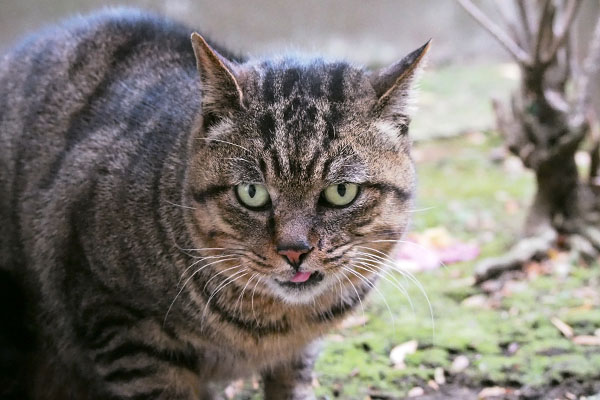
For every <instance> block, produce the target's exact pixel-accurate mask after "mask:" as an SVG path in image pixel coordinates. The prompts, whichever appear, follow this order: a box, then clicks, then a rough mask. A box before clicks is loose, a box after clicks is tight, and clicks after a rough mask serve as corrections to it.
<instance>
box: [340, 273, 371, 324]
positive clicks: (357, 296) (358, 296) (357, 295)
mask: <svg viewBox="0 0 600 400" xmlns="http://www.w3.org/2000/svg"><path fill="white" fill-rule="evenodd" d="M342 269H343V270H345V269H346V268H345V267H342ZM342 275H343V276H344V278H346V280H347V281H348V282H350V285H352V289H354V293H356V298H357V299H358V302H359V303H360V309H361V310H362V316H363V320H364V321H366V319H367V318H366V317H365V307H364V306H363V302H362V299H361V298H360V295H359V294H358V290H356V286H354V283H352V280H350V278H349V277H348V275H346V274H342Z"/></svg>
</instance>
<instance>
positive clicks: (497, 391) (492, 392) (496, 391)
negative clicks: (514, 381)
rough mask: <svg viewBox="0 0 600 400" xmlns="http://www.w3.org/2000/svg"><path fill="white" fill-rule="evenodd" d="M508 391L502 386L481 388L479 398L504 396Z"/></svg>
mask: <svg viewBox="0 0 600 400" xmlns="http://www.w3.org/2000/svg"><path fill="white" fill-rule="evenodd" d="M507 393H508V390H507V389H506V388H503V387H500V386H493V387H487V388H484V389H483V390H481V392H479V394H478V395H477V397H478V398H479V399H487V398H488V397H496V396H502V395H505V394H507Z"/></svg>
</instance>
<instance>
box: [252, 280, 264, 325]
mask: <svg viewBox="0 0 600 400" xmlns="http://www.w3.org/2000/svg"><path fill="white" fill-rule="evenodd" d="M262 278H263V277H262V276H260V277H259V278H258V280H257V281H256V283H255V284H254V289H252V298H251V299H250V303H251V308H252V317H253V318H254V320H255V321H256V325H257V326H259V325H260V323H259V322H258V319H257V318H256V312H255V311H254V293H255V292H256V287H257V286H258V284H259V283H260V281H261V280H262Z"/></svg>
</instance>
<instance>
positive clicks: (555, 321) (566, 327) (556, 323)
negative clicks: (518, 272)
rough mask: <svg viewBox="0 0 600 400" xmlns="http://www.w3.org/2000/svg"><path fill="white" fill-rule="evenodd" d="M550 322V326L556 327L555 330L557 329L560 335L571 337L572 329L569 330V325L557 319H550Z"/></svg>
mask: <svg viewBox="0 0 600 400" xmlns="http://www.w3.org/2000/svg"><path fill="white" fill-rule="evenodd" d="M550 322H552V325H554V326H555V327H556V329H558V330H559V331H560V333H562V334H563V336H564V337H566V338H572V337H573V328H571V327H570V326H569V325H567V324H566V323H564V322H563V321H561V320H560V319H558V318H557V317H552V318H550Z"/></svg>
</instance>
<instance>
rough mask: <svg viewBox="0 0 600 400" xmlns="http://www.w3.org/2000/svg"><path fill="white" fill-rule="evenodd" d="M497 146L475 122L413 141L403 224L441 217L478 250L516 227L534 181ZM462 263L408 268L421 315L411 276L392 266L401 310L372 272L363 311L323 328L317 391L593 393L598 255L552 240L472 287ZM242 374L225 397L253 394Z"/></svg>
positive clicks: (423, 227) (326, 395) (597, 372)
mask: <svg viewBox="0 0 600 400" xmlns="http://www.w3.org/2000/svg"><path fill="white" fill-rule="evenodd" d="M500 148H501V140H500V138H499V137H498V136H497V135H496V134H495V133H494V132H486V133H484V132H481V131H478V130H477V131H471V132H466V133H464V134H462V135H460V136H458V137H454V138H450V139H437V140H429V141H422V142H418V143H417V144H416V145H415V160H416V162H417V166H418V172H419V190H418V197H417V199H418V200H417V204H416V207H415V208H416V209H417V212H415V214H414V224H413V227H412V230H413V232H417V233H418V232H424V231H427V230H428V229H432V228H439V227H444V229H445V230H446V231H447V232H449V234H450V235H451V236H452V237H453V238H456V239H457V240H460V241H463V242H468V243H471V244H474V245H476V246H478V247H479V248H480V250H481V257H484V256H491V255H498V254H501V252H502V251H504V250H505V249H506V248H507V247H508V246H509V245H510V244H511V243H512V242H513V241H514V240H515V239H516V237H517V235H518V232H519V231H520V228H521V225H522V222H523V218H524V212H525V210H526V206H527V204H528V202H529V200H530V198H531V195H532V194H533V189H534V187H533V185H534V181H533V177H532V175H531V174H530V173H528V172H527V171H526V170H524V169H523V168H522V167H521V166H520V163H519V162H518V161H517V160H516V159H514V158H511V157H508V156H506V155H505V154H504V153H503V152H502V151H501V150H500ZM418 210H422V211H418ZM473 266H474V263H473V262H462V263H455V264H449V265H447V266H445V267H441V268H434V269H431V270H429V271H424V272H419V273H417V274H416V277H417V278H418V280H419V281H420V282H421V284H422V286H423V289H424V292H425V293H426V294H427V296H428V298H429V301H430V302H431V308H432V309H433V322H432V316H431V314H430V308H429V306H428V303H427V301H426V299H425V296H424V294H423V293H422V292H421V290H420V289H419V288H418V287H417V285H415V284H414V283H412V282H410V281H409V280H406V279H404V278H402V276H400V275H397V278H398V279H400V280H401V282H403V286H404V287H406V288H407V290H408V293H409V295H410V298H411V300H412V303H413V306H414V310H411V306H410V304H409V302H408V301H407V299H406V297H405V296H403V295H402V293H400V291H399V290H398V289H397V288H396V287H394V286H393V285H392V284H390V283H389V282H386V281H382V282H380V284H379V289H380V291H381V294H379V293H377V292H375V291H374V292H373V293H372V294H371V295H370V297H369V298H368V300H367V301H366V303H365V305H364V314H363V311H362V310H361V309H360V308H359V310H358V311H357V312H356V314H355V315H354V316H353V317H352V318H351V319H350V320H349V321H348V322H347V323H346V324H345V326H344V327H341V328H340V329H339V330H338V331H336V332H333V333H332V334H331V335H329V336H328V337H327V338H326V340H325V344H324V350H323V353H322V354H321V357H320V358H319V361H318V363H317V366H316V371H315V379H314V386H315V391H316V393H317V395H318V398H319V399H327V400H334V399H343V400H354V399H356V400H365V399H373V400H376V399H402V398H406V397H408V396H411V398H413V397H414V398H417V399H465V400H469V399H479V398H485V399H566V400H572V399H588V400H592V399H595V400H598V399H600V292H599V291H598V289H597V288H598V287H600V265H598V264H591V265H585V264H583V263H580V262H579V261H577V260H573V259H571V258H570V257H569V253H568V252H565V251H555V252H552V253H550V254H549V255H548V259H547V260H542V261H540V262H535V263H531V264H529V265H527V267H526V268H525V269H524V270H523V271H518V272H513V273H511V274H509V275H504V276H502V277H501V278H500V279H498V280H495V281H491V282H488V283H486V284H484V285H482V286H480V287H478V286H474V285H473V278H472V273H473ZM384 298H385V301H384V300H383V299H384ZM386 303H387V304H386ZM388 306H389V309H388ZM582 338H583V339H582ZM399 345H401V347H400V352H401V353H402V349H405V348H409V349H410V348H411V347H412V349H411V350H408V351H405V353H403V354H404V355H405V357H400V360H398V359H397V358H396V359H395V361H396V362H394V361H393V360H392V359H393V358H394V357H392V358H391V357H390V353H391V352H392V350H393V349H394V348H397V346H399ZM415 346H416V350H415V349H414V347H415ZM413 351H414V352H413ZM402 358H403V360H402ZM399 361H400V362H399ZM402 361H403V362H402ZM395 364H396V365H395ZM252 386H254V387H255V388H256V386H257V383H256V382H254V383H252V382H246V383H245V384H244V385H241V384H240V385H239V387H237V388H234V387H233V386H232V387H231V388H230V392H229V393H230V398H235V399H240V400H241V399H259V398H260V395H259V394H258V393H259V391H258V390H256V389H252Z"/></svg>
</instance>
